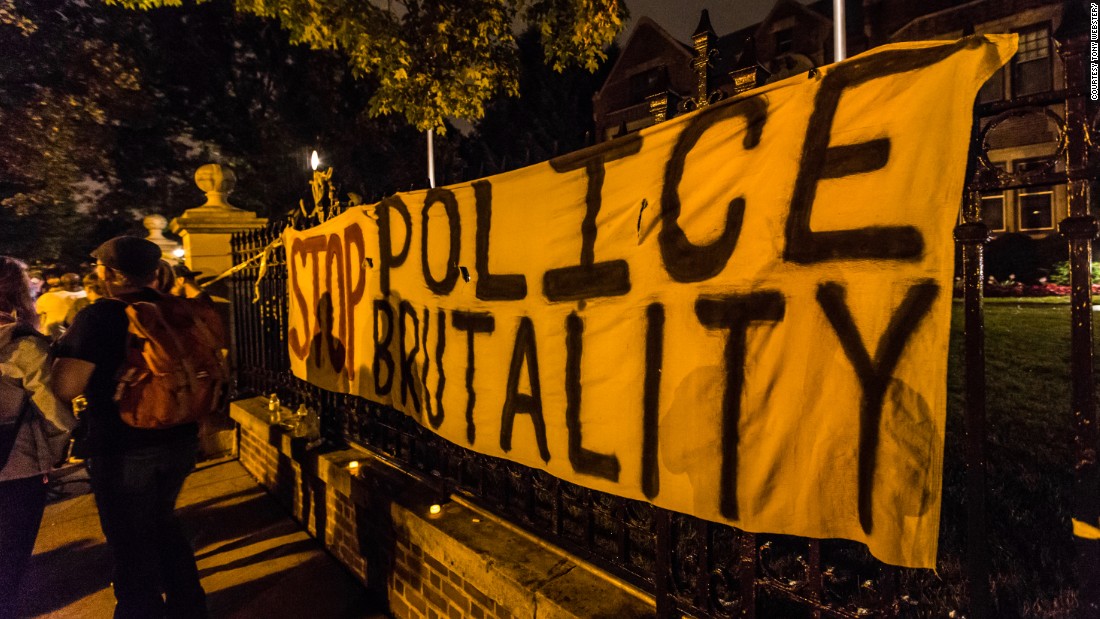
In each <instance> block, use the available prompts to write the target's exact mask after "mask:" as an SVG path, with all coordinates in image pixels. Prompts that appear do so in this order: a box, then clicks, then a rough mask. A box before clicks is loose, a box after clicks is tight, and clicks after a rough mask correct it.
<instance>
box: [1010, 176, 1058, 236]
mask: <svg viewBox="0 0 1100 619" xmlns="http://www.w3.org/2000/svg"><path fill="white" fill-rule="evenodd" d="M1016 197H1017V201H1018V203H1019V206H1020V229H1021V230H1050V229H1051V228H1053V227H1054V213H1053V209H1054V189H1053V188H1052V187H1050V186H1049V185H1047V186H1039V187H1027V188H1025V189H1021V190H1019V192H1017V194H1016Z"/></svg>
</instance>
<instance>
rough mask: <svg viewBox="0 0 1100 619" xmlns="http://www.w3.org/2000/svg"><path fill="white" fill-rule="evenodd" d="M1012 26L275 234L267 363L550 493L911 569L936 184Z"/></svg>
mask: <svg viewBox="0 0 1100 619" xmlns="http://www.w3.org/2000/svg"><path fill="white" fill-rule="evenodd" d="M1013 41H1014V39H1008V38H1007V37H1005V38H997V37H972V38H968V39H964V40H962V41H959V42H957V43H953V44H943V43H937V44H917V45H909V46H897V47H890V48H884V49H883V50H881V51H877V52H875V53H870V54H865V55H863V56H859V57H856V58H853V59H851V60H849V61H846V62H844V63H841V64H838V65H835V66H833V67H829V68H827V69H826V70H825V71H823V72H822V74H818V75H817V76H804V77H801V78H795V79H794V80H791V81H789V82H790V83H788V82H784V83H781V84H778V85H775V86H773V87H769V88H767V89H765V90H763V91H761V92H759V93H757V94H755V95H754V96H749V97H745V98H741V99H739V100H735V101H731V102H728V103H723V104H720V105H714V106H711V107H709V108H706V109H704V110H702V111H700V112H698V113H696V114H692V115H689V116H687V117H685V118H683V119H677V120H674V121H671V122H669V123H665V124H664V125H661V126H658V127H656V128H653V129H650V130H647V131H643V132H641V133H640V134H635V135H632V136H628V137H625V138H621V139H618V140H614V141H612V142H608V143H606V144H601V145H597V146H595V147H591V148H588V149H585V150H583V151H580V152H577V153H573V154H571V155H567V156H564V157H560V158H557V159H554V160H551V161H550V162H548V164H543V165H540V166H532V167H531V168H526V169H524V170H520V171H517V172H514V173H510V174H506V175H502V176H500V177H494V178H491V179H484V180H479V181H475V182H472V183H469V184H466V185H459V186H454V187H450V188H441V189H431V190H428V191H426V192H410V193H407V194H398V195H395V196H392V197H390V198H387V199H385V200H383V201H382V202H380V203H378V204H376V205H373V206H370V207H365V208H364V209H361V210H359V209H357V210H354V211H350V212H348V213H345V214H344V215H341V216H340V217H337V218H335V219H333V220H330V221H329V222H326V223H325V224H323V225H321V226H318V227H317V228H314V229H311V230H306V231H302V232H297V231H293V230H288V231H287V232H286V237H285V239H284V243H285V247H286V248H287V250H286V251H287V265H288V274H289V290H288V296H289V302H290V328H289V331H288V340H289V341H288V345H289V350H290V356H291V364H292V368H293V370H294V372H295V374H296V375H298V376H299V377H301V378H304V379H306V380H309V381H310V382H313V383H314V384H317V385H319V386H321V387H324V388H326V389H331V390H335V391H343V392H348V393H355V394H358V395H363V396H365V397H368V398H370V399H373V400H376V401H379V402H383V403H386V404H389V405H392V406H394V407H396V408H398V409H400V410H402V411H404V412H405V413H406V414H409V415H410V416H412V417H414V418H415V419H417V420H418V421H419V422H420V423H421V424H422V425H424V426H426V427H429V428H431V429H432V430H433V431H435V432H437V433H439V434H440V435H442V436H444V437H446V438H448V439H449V440H453V441H455V442H458V443H460V444H464V445H465V446H468V447H470V448H472V449H475V450H477V451H481V452H483V453H487V454H490V455H495V456H498V457H505V458H509V459H513V460H516V461H519V462H522V463H524V464H527V465H530V466H536V467H539V468H543V469H544V470H547V471H549V472H551V473H553V474H554V475H557V476H559V477H562V478H564V479H567V480H569V481H573V482H575V483H578V484H582V485H585V486H588V487H592V488H596V489H599V490H603V491H608V492H612V493H615V494H619V495H622V496H627V497H630V498H639V499H643V500H648V501H650V502H653V503H655V504H658V505H662V506H665V507H669V508H671V509H676V510H679V511H684V512H687V513H692V514H695V515H697V516H700V517H703V518H707V519H711V520H717V521H721V522H730V523H734V524H737V525H738V526H741V527H742V528H746V529H748V530H755V531H770V532H778V533H789V534H798V535H809V536H815V537H834V536H835V537H847V538H850V539H857V540H860V541H864V542H865V543H867V544H868V545H869V546H870V547H871V550H872V552H874V553H875V554H876V556H879V557H880V558H882V559H884V560H887V561H890V562H893V563H898V564H902V565H920V566H931V565H932V564H933V563H934V557H935V540H936V526H937V524H938V508H939V494H938V493H939V487H940V479H939V470H940V463H939V462H940V459H942V436H943V423H944V421H943V417H944V413H943V408H944V401H945V393H944V391H945V388H944V376H945V367H946V336H947V333H946V331H947V329H946V324H945V319H946V316H947V315H948V312H949V303H950V299H949V296H950V295H949V294H945V292H944V290H945V287H946V284H947V282H949V281H950V278H951V259H952V255H953V254H952V248H951V245H950V240H949V239H950V232H951V226H952V224H953V222H954V214H955V213H956V212H957V208H958V206H957V202H955V203H948V204H945V203H943V200H942V199H941V193H942V194H946V195H948V196H951V197H952V198H953V199H955V200H957V198H958V196H960V195H961V189H962V180H963V179H962V176H963V170H964V167H965V154H966V137H967V135H968V129H969V122H970V118H969V106H970V104H971V103H972V100H973V97H974V94H975V92H976V90H977V88H978V86H979V85H980V84H981V83H982V81H984V79H985V77H986V76H988V75H989V74H990V73H991V72H992V71H993V70H995V69H996V67H997V66H999V65H998V64H997V62H998V61H1000V62H1002V63H1003V62H1004V59H1006V58H1007V57H1008V56H1007V55H1006V54H1011V48H1012V47H1013V45H1012V43H1013ZM960 76H966V77H965V80H964V79H963V78H962V77H960ZM937 80H949V81H950V84H951V85H952V88H953V89H954V90H955V91H961V93H960V94H956V95H954V96H937V95H934V94H932V95H930V94H927V93H929V92H935V90H934V89H931V90H929V88H928V86H929V85H930V84H932V85H934V84H935V83H936V81H937ZM963 81H965V86H966V87H962V86H960V84H961V83H962V82H963ZM899 93H901V94H902V95H913V96H917V94H919V93H926V94H923V95H920V96H921V99H920V100H914V101H910V102H909V104H910V105H909V107H906V108H903V109H901V110H899V109H897V106H898V105H900V104H899V103H896V101H905V99H904V98H899ZM886 99H889V100H894V101H895V103H894V106H895V107H894V108H887V109H877V108H876V105H875V104H874V102H876V101H881V100H886ZM802 102H805V104H804V105H803V104H802ZM803 110H805V111H803ZM906 110H908V112H909V114H910V115H912V116H920V115H928V114H932V115H934V117H935V119H936V121H937V122H938V123H939V124H940V125H941V126H942V127H943V130H942V131H937V132H935V134H931V133H926V132H923V131H921V130H920V128H919V127H915V126H913V125H912V124H902V123H898V122H897V120H896V118H898V117H904V116H905V113H904V112H905V111H906ZM800 118H801V120H799V119H800ZM877 119H881V122H879V120H877ZM857 121H858V122H857ZM866 127H871V128H872V129H871V130H868V129H866ZM948 129H950V131H948ZM941 134H942V135H941ZM839 136H843V138H842V139H841V138H839ZM761 170H768V171H769V174H768V175H766V176H761V175H760V174H759V172H760V171H761ZM784 178H786V179H788V180H783V179H784ZM922 187H929V188H930V189H929V190H928V191H926V194H928V195H921V194H920V193H919V190H920V188H922ZM650 197H652V198H653V200H652V201H653V204H652V206H651V205H650V204H649V202H650ZM872 204H873V205H874V206H875V208H876V209H879V210H880V211H882V212H880V213H877V214H876V213H872V212H870V209H869V207H870V206H871V205H872ZM846 215H857V216H856V217H851V216H846ZM859 215H861V216H859ZM861 220H862V221H863V223H862V224H861V225H851V224H852V223H853V222H859V221H861ZM838 223H839V224H840V225H837V224H838ZM845 223H846V224H848V225H844V224H845ZM471 245H472V247H471ZM521 419H522V420H524V421H523V422H522V423H520V420H521ZM853 439H854V440H853ZM807 450H809V451H807ZM826 480H828V481H826ZM826 484H828V485H831V486H832V487H831V489H829V490H828V491H827V492H826V493H827V495H828V497H829V498H828V500H824V499H821V500H815V499H813V497H814V496H815V495H819V494H820V493H821V492H823V491H824V490H823V488H822V487H820V486H822V485H826ZM815 485H816V487H815ZM806 512H810V513H809V514H808V515H807V513H806ZM914 523H916V524H914Z"/></svg>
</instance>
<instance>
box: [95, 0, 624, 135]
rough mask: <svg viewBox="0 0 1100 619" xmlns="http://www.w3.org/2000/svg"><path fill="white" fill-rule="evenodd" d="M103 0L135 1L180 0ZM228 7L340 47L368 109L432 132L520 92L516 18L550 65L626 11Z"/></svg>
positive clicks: (426, 5) (528, 2) (347, 2)
mask: <svg viewBox="0 0 1100 619" xmlns="http://www.w3.org/2000/svg"><path fill="white" fill-rule="evenodd" d="M103 1H104V2H106V3H107V4H114V5H121V6H124V7H127V8H133V9H150V8H156V7H167V6H181V5H182V0H103ZM197 1H198V2H204V1H205V0H197ZM383 2H384V6H383ZM235 8H236V10H237V11H239V12H241V13H247V14H253V15H258V16H261V17H266V18H271V19H275V20H278V22H279V23H280V24H281V25H282V26H283V27H284V28H285V29H286V30H287V31H289V33H290V40H291V42H292V43H300V44H305V45H308V46H309V47H311V48H313V49H316V50H338V51H340V52H342V53H343V54H344V55H345V56H346V57H347V58H348V62H349V65H350V66H351V68H352V70H353V72H354V73H355V74H356V75H358V76H366V77H369V78H371V79H372V80H373V81H374V82H375V85H376V90H375V91H374V92H373V94H372V95H371V97H370V99H369V108H368V109H369V112H370V113H371V114H372V115H384V114H387V113H391V112H392V113H396V114H400V115H403V116H404V117H405V119H406V120H407V121H408V122H409V124H411V125H412V126H414V127H416V128H417V129H419V130H421V131H424V130H428V129H435V130H437V131H439V132H444V131H445V130H446V124H445V122H444V120H445V119H446V118H459V119H465V120H469V121H476V120H478V119H480V118H482V117H483V116H484V115H485V105H486V102H487V101H489V100H490V99H491V98H492V97H493V96H494V95H495V94H497V93H504V94H507V95H516V94H517V93H518V91H519V84H518V77H517V75H518V68H517V65H518V63H517V57H516V45H515V37H514V35H513V27H514V24H515V23H516V22H517V21H521V22H525V23H527V24H528V25H530V26H533V27H535V29H536V30H537V31H538V33H539V36H540V38H541V41H542V45H543V49H544V50H545V53H546V56H547V59H548V61H549V62H548V64H549V65H550V66H552V67H553V68H554V69H555V70H557V71H561V70H563V69H564V68H565V67H567V66H569V65H572V64H579V65H581V66H583V67H585V68H587V69H588V70H589V71H595V70H596V68H597V67H598V66H599V63H600V61H601V60H603V59H605V58H606V55H605V52H604V49H605V48H606V47H607V46H609V45H610V44H611V43H612V42H613V41H614V39H615V37H616V36H617V35H618V33H619V30H621V29H622V26H623V20H624V19H625V17H626V8H625V6H624V5H623V4H622V3H621V2H620V1H619V0H461V1H459V0H450V1H443V0H325V1H324V2H315V1H310V0H236V3H235Z"/></svg>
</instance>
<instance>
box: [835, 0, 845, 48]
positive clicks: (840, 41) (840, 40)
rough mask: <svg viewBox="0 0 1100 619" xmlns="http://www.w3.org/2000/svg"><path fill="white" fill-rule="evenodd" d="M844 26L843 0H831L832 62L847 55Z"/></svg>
mask: <svg viewBox="0 0 1100 619" xmlns="http://www.w3.org/2000/svg"><path fill="white" fill-rule="evenodd" d="M846 36H847V35H846V30H845V27H844V0H833V62H840V61H841V60H844V59H845V58H846V57H847V55H848V50H847V44H846V43H847V42H846V41H845V37H846Z"/></svg>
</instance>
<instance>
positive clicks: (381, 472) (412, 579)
mask: <svg viewBox="0 0 1100 619" xmlns="http://www.w3.org/2000/svg"><path fill="white" fill-rule="evenodd" d="M231 414H232V417H233V419H234V420H235V421H237V423H238V424H240V439H239V440H240V443H239V446H238V453H239V457H240V462H241V464H242V465H243V466H244V467H245V469H246V470H248V472H249V473H250V474H251V475H252V476H253V477H255V478H256V480H257V481H258V482H259V483H260V484H261V485H263V486H264V487H266V488H267V489H268V490H269V491H270V492H271V493H272V495H274V496H275V497H276V499H278V500H279V502H280V503H282V504H283V506H284V507H286V508H287V510H288V511H289V512H290V513H291V514H292V515H293V517H294V518H295V519H296V520H298V522H300V523H302V524H303V525H304V526H305V527H306V528H307V529H308V531H309V533H310V534H311V535H313V536H314V537H316V538H317V539H318V540H320V541H321V542H322V543H323V544H324V546H325V547H326V548H327V549H328V551H329V552H330V553H331V554H332V555H333V556H334V557H336V559H337V560H338V561H340V562H341V563H342V564H343V565H344V566H345V567H347V568H348V570H349V571H350V572H351V573H352V574H354V575H355V576H357V577H358V578H359V579H360V581H362V582H363V583H364V584H365V585H366V586H367V588H368V589H370V590H371V591H373V592H374V593H375V595H377V596H378V597H379V599H385V600H387V601H388V603H389V608H390V612H391V614H392V615H393V616H394V617H395V618H397V619H406V618H409V619H459V618H462V617H472V618H474V619H482V618H490V619H491V618H498V619H512V618H513V617H521V618H524V619H526V618H531V619H542V618H547V619H549V618H562V619H568V618H580V617H584V618H589V617H615V618H622V619H630V618H632V617H652V616H653V614H654V607H653V601H652V599H647V598H645V597H644V596H641V595H640V594H638V593H637V592H635V591H632V590H630V589H629V588H627V587H626V586H625V585H623V584H622V583H620V582H617V581H614V580H613V579H611V578H610V577H608V576H607V575H606V574H603V573H600V572H597V571H595V570H592V569H590V568H588V567H587V566H583V565H581V564H580V563H579V562H577V561H575V560H574V559H573V558H572V557H570V556H568V555H567V554H565V553H564V552H561V551H558V550H556V549H553V548H551V547H549V546H547V545H546V544H545V543H543V542H540V541H539V540H536V539H533V538H531V537H529V536H527V535H525V534H523V533H521V532H519V531H517V530H516V529H514V528H513V527H511V526H509V525H507V524H505V523H502V522H500V521H498V520H496V519H495V518H494V517H493V516H491V515H489V514H485V513H483V512H480V511H478V510H476V509H475V508H473V507H471V506H469V505H466V504H463V503H462V502H461V501H460V500H458V499H457V498H456V497H447V496H444V495H442V494H441V493H440V491H439V490H438V489H437V488H433V487H432V486H431V485H430V484H429V483H425V481H424V480H420V479H417V478H414V477H412V476H410V475H408V474H407V473H404V472H402V471H400V470H397V469H395V468H394V467H392V466H390V465H388V464H386V463H385V462H383V461H382V460H380V459H378V458H375V457H373V456H372V455H371V454H370V453H367V452H363V451H359V450H350V449H349V450H340V451H317V450H310V449H309V448H308V447H309V446H308V445H307V444H306V440H305V439H304V438H292V437H290V436H288V435H287V434H286V433H285V432H284V431H283V430H282V429H281V428H279V427H277V426H274V427H273V426H271V425H270V424H269V423H268V421H267V410H266V399H264V398H253V399H250V400H242V401H239V402H235V403H233V405H232V407H231ZM352 463H354V465H352ZM433 504H439V505H442V510H441V511H440V513H438V514H431V513H430V511H429V506H431V505H433Z"/></svg>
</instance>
